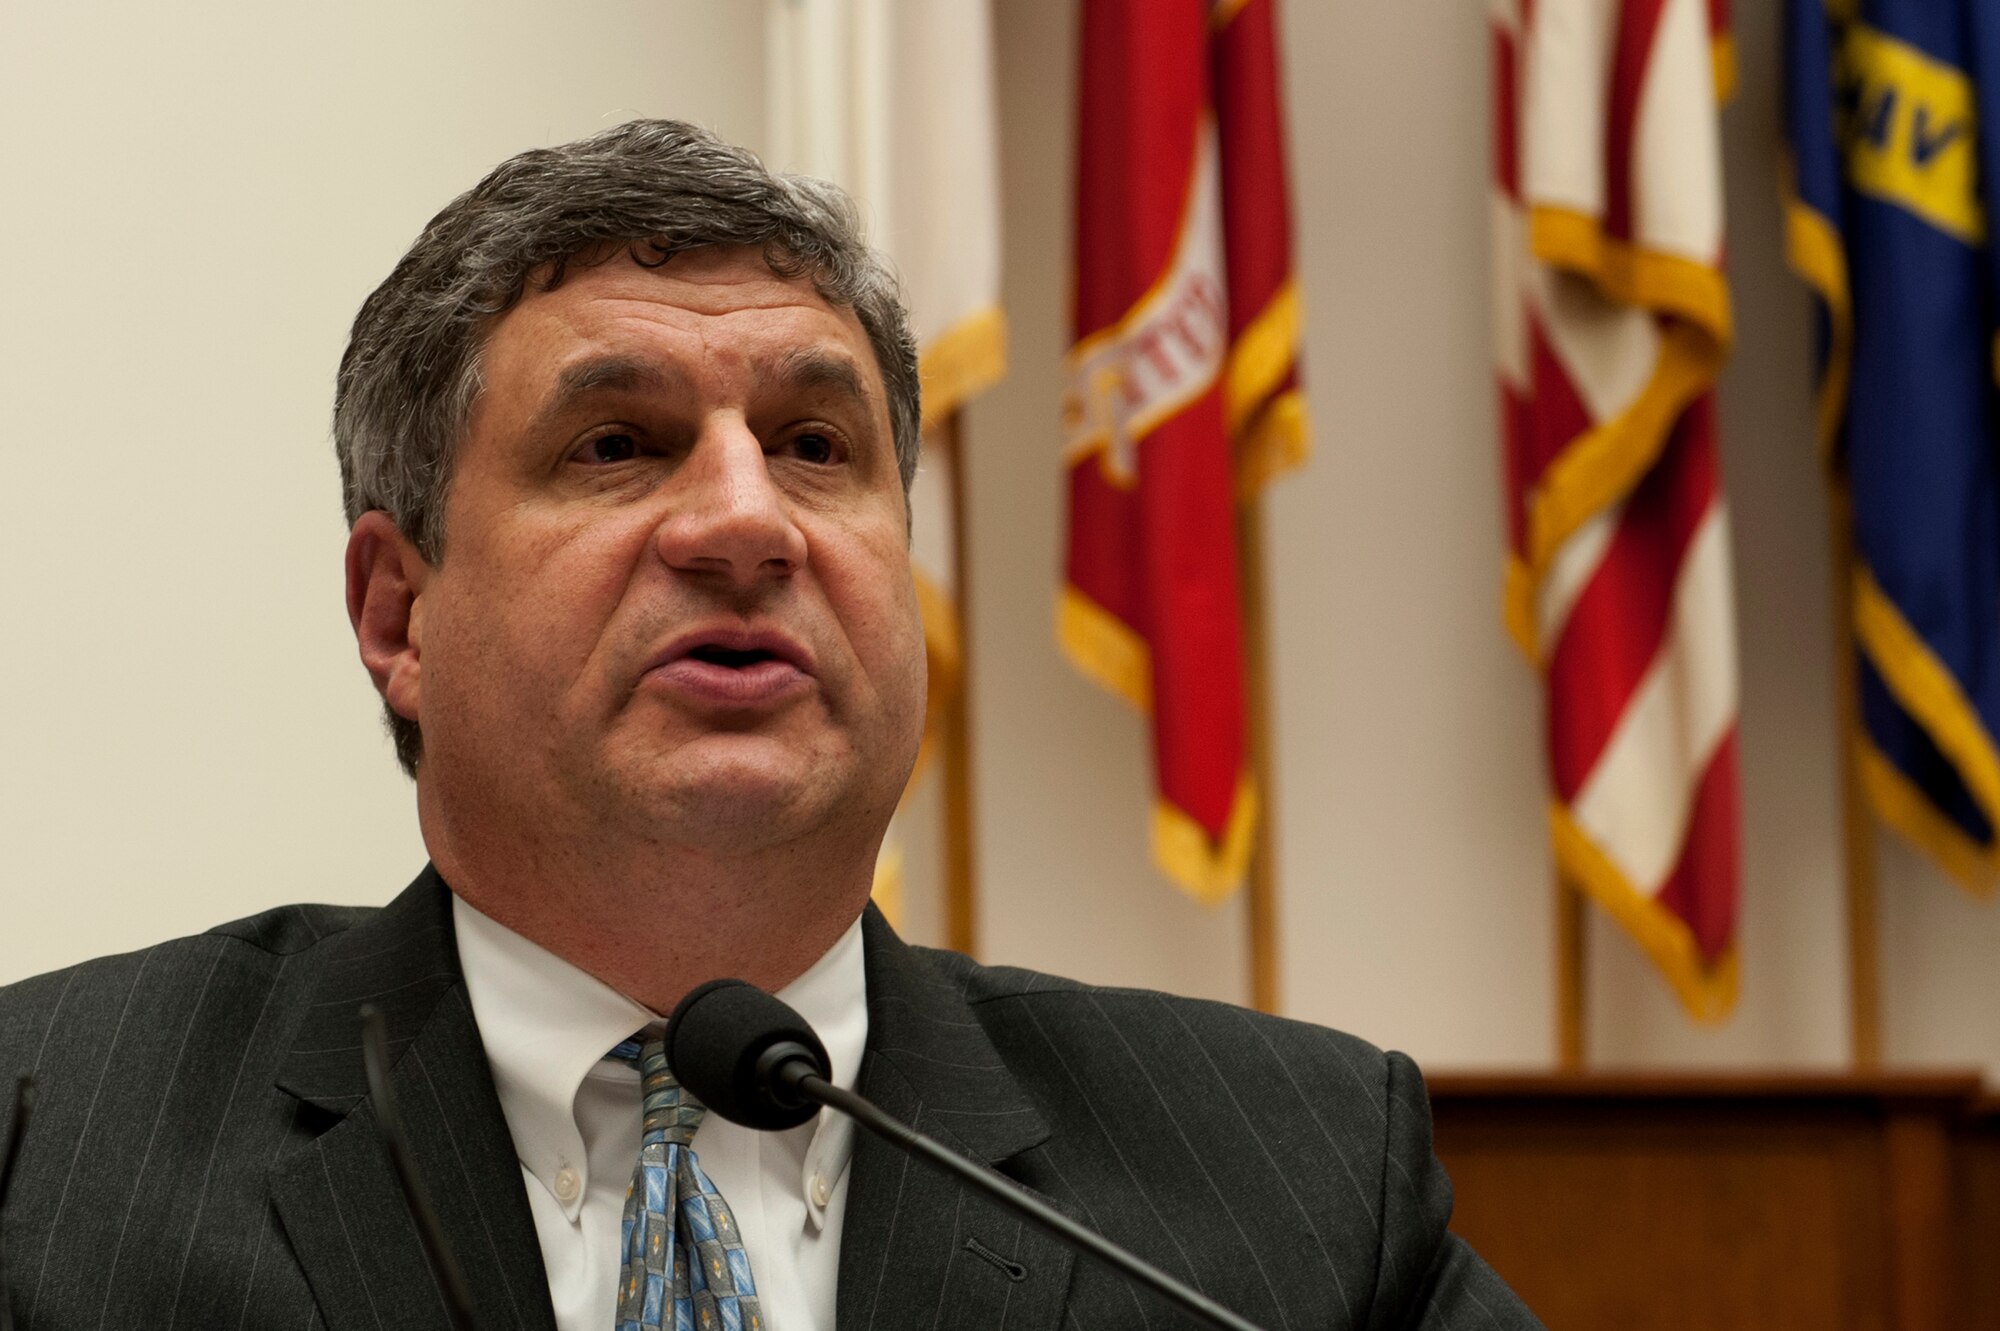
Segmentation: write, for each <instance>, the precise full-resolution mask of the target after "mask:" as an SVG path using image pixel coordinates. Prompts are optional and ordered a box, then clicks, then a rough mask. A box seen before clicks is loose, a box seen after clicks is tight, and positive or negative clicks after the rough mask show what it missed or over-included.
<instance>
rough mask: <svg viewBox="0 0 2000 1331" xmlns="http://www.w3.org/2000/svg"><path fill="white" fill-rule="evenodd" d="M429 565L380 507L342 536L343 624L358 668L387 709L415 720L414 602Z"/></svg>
mask: <svg viewBox="0 0 2000 1331" xmlns="http://www.w3.org/2000/svg"><path fill="white" fill-rule="evenodd" d="M430 574H431V566H430V565H429V564H428V563H426V562H425V561H424V557H423V556H422V555H421V554H419V553H418V552H417V547H416V546H415V545H413V544H412V543H411V542H410V539H409V538H408V537H407V536H405V535H403V533H402V532H400V531H398V530H396V524H395V523H394V522H393V521H391V520H390V518H389V515H388V514H387V513H385V512H383V511H382V510H381V509H379V508H378V509H372V510H370V511H369V512H366V513H363V514H362V515H361V516H360V517H359V518H357V519H356V520H355V523H354V527H353V529H352V530H351V531H349V532H348V534H347V620H348V622H349V623H350V624H352V625H353V626H354V640H355V643H356V645H357V646H358V647H359V648H360V649H361V664H362V665H364V666H366V667H367V668H368V677H369V678H370V679H373V680H374V681H375V691H376V692H377V693H379V694H381V695H382V700H383V701H384V702H386V703H388V705H389V708H390V710H392V711H393V712H395V713H396V715H398V716H400V717H403V718H405V719H406V720H410V721H415V720H416V719H417V710H418V709H417V702H418V698H419V696H420V695H421V693H422V670H421V664H422V660H421V658H422V656H423V634H422V622H423V617H422V615H421V613H420V610H419V605H418V602H419V599H420V598H421V597H422V595H423V590H424V584H425V582H426V581H427V580H428V578H429V577H430Z"/></svg>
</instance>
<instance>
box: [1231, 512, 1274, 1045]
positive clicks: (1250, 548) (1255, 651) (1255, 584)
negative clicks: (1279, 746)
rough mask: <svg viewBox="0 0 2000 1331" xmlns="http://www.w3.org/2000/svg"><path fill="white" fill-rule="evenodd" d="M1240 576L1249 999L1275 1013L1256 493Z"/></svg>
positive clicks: (1240, 520)
mask: <svg viewBox="0 0 2000 1331" xmlns="http://www.w3.org/2000/svg"><path fill="white" fill-rule="evenodd" d="M1236 552H1237V560H1238V566H1237V578H1238V581H1239V583H1240V584H1241V599H1242V602H1243V674H1244V688H1243V694H1244V710H1245V720H1246V721H1247V722H1248V730H1249V736H1248V737H1249V741H1250V743H1249V750H1250V753H1249V757H1250V779H1251V781H1252V782H1253V783H1255V786H1256V790H1257V824H1256V831H1255V832H1254V833H1253V835H1252V840H1251V849H1250V867H1249V882H1248V884H1247V891H1248V895H1249V903H1248V905H1249V943H1250V1005H1251V1006H1252V1007H1254V1008H1256V1009H1257V1010H1258V1011H1259V1012H1270V1013H1276V1012H1277V1011H1278V1008H1279V1004H1280V1001H1281V1000H1280V997H1279V982H1278V978H1279V977H1278V866H1277V855H1276V854H1275V847H1276V845H1277V836H1276V829H1275V827H1274V816H1275V813H1276V810H1277V807H1278V798H1277V794H1278V793H1277V787H1276V783H1275V781H1274V780H1273V777H1272V762H1271V689H1270V632H1269V616H1268V614H1267V613H1266V597H1267V594H1266V586H1265V576H1264V513H1263V503H1262V501H1261V500H1260V499H1259V498H1258V497H1256V496H1254V495H1253V496H1252V497H1251V498H1249V499H1248V500H1246V501H1244V503H1243V504H1242V505H1241V506H1240V507H1239V508H1238V510H1237V515H1236Z"/></svg>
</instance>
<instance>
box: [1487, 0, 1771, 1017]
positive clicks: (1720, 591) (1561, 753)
mask: <svg viewBox="0 0 2000 1331" xmlns="http://www.w3.org/2000/svg"><path fill="white" fill-rule="evenodd" d="M1493 12H1494V25H1493V32H1494V56H1495V68H1494V84H1493V87H1494V99H1495V114H1494V123H1495V126H1496V130H1497V136H1498V137H1497V143H1496V150H1495V153H1494V170H1495V207H1494V219H1495V233H1494V238H1495V245H1494V254H1495V274H1496V278H1497V280H1498V285H1499V291H1498V299H1497V301H1496V304H1495V310H1496V313H1497V316H1498V323H1497V328H1496V333H1497V355H1498V365H1499V380H1500V390H1501V418H1502V423H1503V433H1504V443H1505V449H1504V454H1505V467H1504V477H1505V487H1506V500H1507V518H1508V535H1509V544H1510V547H1511V549H1510V558H1509V561H1508V576H1507V623H1508V627H1509V629H1510V630H1511V631H1512V633H1513V634H1514V636H1515V638H1516V640H1517V641H1518V642H1519V643H1520V645H1521V648H1522V650H1523V652H1524V653H1526V655H1527V656H1528V658H1529V659H1530V660H1531V661H1533V662H1534V663H1535V664H1536V665H1537V667H1538V668H1539V669H1540V671H1541V673H1542V676H1543V680H1544V683H1545V685H1546V689H1547V722H1548V761H1549V775H1550V785H1551V792H1550V800H1549V824H1550V832H1551V836H1552V838H1553V841H1554V847H1555V856H1556V863H1557V867H1558V869H1559V871H1560V873H1561V874H1562V876H1563V878H1564V880H1565V881H1566V882H1567V883H1568V884H1569V885H1571V886H1573V887H1575V888H1577V889H1578V890H1581V891H1584V892H1586V893H1588V894H1589V895H1590V897H1591V898H1592V899H1593V900H1595V901H1596V902H1597V904H1598V905H1599V906H1600V907H1601V908H1603V909H1604V910H1605V911H1606V912H1607V913H1608V914H1610V915H1611V916H1612V917H1613V918H1614V919H1616V920H1617V921H1618V922H1619V923H1620V924H1621V925H1623V926H1624V927H1625V929H1626V930H1627V931H1628V932H1630V933H1631V935H1632V936H1633V937H1634V939H1636V940H1637V941H1638V943H1639V944H1640V945H1641V947H1643V948H1644V949H1645V950H1646V952H1647V953H1648V954H1649V955H1650V956H1651V957H1652V959H1653V960H1654V962H1655V963H1656V964H1657V965H1658V966H1659V967H1660V969H1661V971H1662V972H1663V973H1664V974H1665V975H1666V977H1667V978H1668V980H1669V981H1670V982H1671V983H1672V985H1673V986H1674V988H1675V990H1676V992H1677V993H1678V994H1679V995H1680V997H1681V1000H1682V1002H1683V1003H1684V1004H1685V1006H1686V1007H1687V1009H1688V1010H1689V1011H1690V1012H1691V1013H1693V1014H1695V1015H1696V1016H1699V1017H1704V1018H1715V1017H1719V1016H1721V1015H1722V1014H1724V1013H1726V1012H1727V1011H1728V1010H1729V1008H1730V1006H1731V1004H1732V1003H1733V1002H1734V1000H1735V995H1736V951H1735V940H1736V906H1737V798H1736V710H1737V683H1736V644H1735V623H1734V610H1733V605H1732V599H1731V587H1730V552H1729V525H1728V511H1727V507H1726V505H1725V504H1724V501H1723V492H1722V475H1721V468H1720V465H1719V462H1718V455H1717V448H1716V431H1715V409H1714V396H1713V391H1712V390H1713V386H1714V383H1715V376H1716V372H1717V370H1718V369H1719V368H1720V366H1721V364H1722V361H1723V358H1724V356H1725V355H1726V353H1727V350H1728V346H1729V339H1730V311H1729V290H1728V286H1727V283H1726V281H1725V280H1724V277H1723V274H1722V181H1721V162H1720V134H1719V124H1718V114H1717V109H1718V102H1719V99H1720V98H1721V96H1722V95H1724V90H1725V88H1726V84H1727V81H1728V79H1729V77H1730V69H1731V60H1730V57H1729V44H1728V37H1727V28H1726V24H1727V15H1726V10H1725V6H1724V3H1723V0H1496V2H1495V4H1494V7H1493Z"/></svg>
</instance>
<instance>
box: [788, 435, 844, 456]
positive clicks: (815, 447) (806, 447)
mask: <svg viewBox="0 0 2000 1331" xmlns="http://www.w3.org/2000/svg"><path fill="white" fill-rule="evenodd" d="M792 451H793V452H794V453H796V454H797V455H798V457H799V460H800V461H802V462H812V463H820V464H823V463H828V462H831V461H833V454H834V444H833V440H831V439H829V438H827V437H826V436H825V435H823V434H814V433H812V432H811V431H808V432H806V433H805V434H801V435H795V436H793V438H792Z"/></svg>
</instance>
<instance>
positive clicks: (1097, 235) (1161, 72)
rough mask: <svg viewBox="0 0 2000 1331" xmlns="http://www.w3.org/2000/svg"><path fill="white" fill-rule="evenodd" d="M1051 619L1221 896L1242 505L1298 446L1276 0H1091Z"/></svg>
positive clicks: (1244, 764)
mask: <svg viewBox="0 0 2000 1331" xmlns="http://www.w3.org/2000/svg"><path fill="white" fill-rule="evenodd" d="M1077 124H1078V128H1077V168H1076V170H1077V174H1076V181H1077V187H1076V207H1077V229H1076V306H1075V310H1074V322H1073V328H1074V332H1075V338H1076V340H1075V343H1074V345H1073V346H1072V348H1071V350H1070V355H1069V376H1070V381H1069V390H1068V394H1067V397H1066V400H1065V403H1064V425H1065V429H1066V432H1067V438H1068V449H1067V465H1068V471H1069V552H1068V561H1067V570H1066V574H1067V576H1066V583H1067V585H1066V586H1065V587H1064V589H1063V595H1062V600H1061V605H1060V613H1059V616H1058V619H1059V624H1058V636H1059V637H1060V639H1061V642H1062V645H1063V647H1064V649H1065V651H1066V652H1067V653H1068V654H1069V656H1070V659H1071V660H1072V661H1074V662H1075V663H1076V665H1077V666H1078V668H1079V669H1081V670H1082V671H1083V672H1084V673H1085V674H1087V675H1089V676H1090V677H1091V678H1093V679H1095V680H1097V681H1098V682H1099V683H1101V684H1102V685H1104V687H1106V688H1108V689H1110V690H1111V691H1112V692H1114V693H1117V694H1119V695H1120V696H1122V697H1124V698H1126V699H1127V700H1129V701H1130V702H1131V703H1132V704H1133V705H1134V706H1136V707H1138V708H1140V709H1141V710H1143V711H1148V712H1150V714H1151V716H1152V724H1153V755H1154V766H1155V770H1156V773H1157V781H1158V795H1157V800H1156V802H1155V806H1154V817H1153V855H1154V858H1155V860H1156V861H1157V862H1158V863H1159V865H1160V867H1161V869H1162V870H1163V871H1165V872H1166V874H1167V875H1168V876H1169V877H1170V878H1172V879H1173V880H1174V881H1175V882H1176V883H1178V884H1179V885H1180V886H1181V887H1183V888H1185V889H1186V890H1187V891H1188V892H1190V893H1192V894H1193V895H1194V896H1196V897H1198V898H1200V899H1202V900H1205V901H1217V900H1220V899H1222V898H1223V897H1224V896H1226V895H1228V894H1229V893H1230V892H1231V891H1233V890H1234V889H1235V887H1236V886H1237V885H1238V884H1239V883H1240V882H1241V881H1242V879H1243V875H1244V870H1245V867H1246V865H1247V863H1248V860H1249V856H1250V847H1251V841H1252V835H1251V834H1252V831H1253V830H1254V828H1255V823H1256V817H1257V791H1256V790H1255V788H1254V783H1253V782H1252V780H1251V779H1250V771H1249V755H1248V746H1247V742H1246V722H1245V707H1244V680H1243V649H1242V642H1241V607H1240V604H1239V596H1238V585H1237V552H1236V517H1237V504H1238V502H1239V500H1242V499H1247V498H1250V497H1252V496H1254V494H1255V492H1256V490H1257V488H1258V487H1259V486H1261V485H1262V483H1263V482H1264V481H1266V480H1268V479H1270V478H1271V477H1272V476H1274V475H1276V474H1277V473H1278V472H1280V471H1283V470H1284V469H1285V468H1287V467H1289V466H1291V465H1294V464H1295V463H1297V462H1299V461H1301V460H1302V459H1303V458H1304V456H1305V451H1306V429H1305V409H1304V403H1303V399H1302V397H1301V395H1300V393H1299V389H1298V364H1297V349H1298V334H1299V298H1298V287H1297V282H1296V279H1295V277H1294V275H1293V272H1292V262H1291V230H1290V219H1289V211H1288V206H1287V201H1286V190H1285V170H1284V161H1285V154H1284V137H1283V126H1282V121H1281V118H1280V116H1279V111H1278V67H1277V39H1276V24H1275V11H1274V7H1273V3H1272V0H1216V2H1215V3H1212V4H1211V3H1209V0H1084V3H1083V41H1082V59H1081V74H1080V89H1079V96H1078V122H1077Z"/></svg>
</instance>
